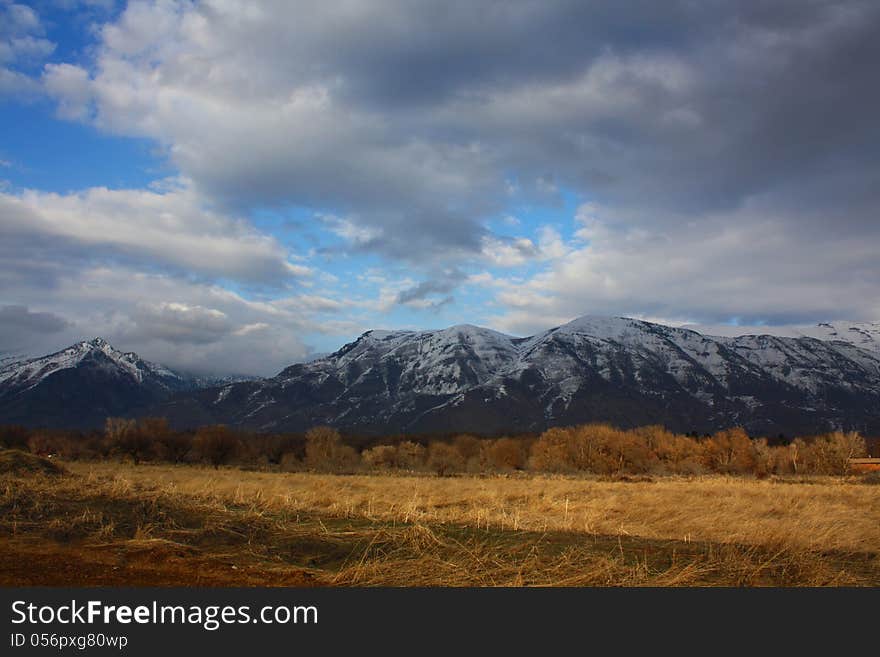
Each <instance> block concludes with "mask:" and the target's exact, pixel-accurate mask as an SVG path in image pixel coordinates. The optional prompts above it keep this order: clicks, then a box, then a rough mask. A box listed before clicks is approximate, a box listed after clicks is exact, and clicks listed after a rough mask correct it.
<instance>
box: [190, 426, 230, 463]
mask: <svg viewBox="0 0 880 657" xmlns="http://www.w3.org/2000/svg"><path fill="white" fill-rule="evenodd" d="M193 447H194V448H195V450H196V452H197V453H198V454H199V457H200V458H202V459H203V460H206V461H207V462H208V463H210V464H211V465H213V466H214V468H219V467H220V466H221V465H225V464H226V463H229V461H230V460H231V459H232V457H233V456H235V454H236V453H237V452H238V449H239V441H238V436H236V435H235V434H234V433H233V432H232V431H231V430H230V429H229V428H228V427H227V426H225V425H223V424H213V425H208V426H204V427H199V430H198V431H196V435H195V438H194V440H193Z"/></svg>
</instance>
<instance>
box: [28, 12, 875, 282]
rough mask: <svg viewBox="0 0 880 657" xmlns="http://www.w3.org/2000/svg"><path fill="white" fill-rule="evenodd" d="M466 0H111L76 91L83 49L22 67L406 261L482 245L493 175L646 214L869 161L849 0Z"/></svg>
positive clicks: (493, 207)
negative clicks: (64, 60)
mask: <svg viewBox="0 0 880 657" xmlns="http://www.w3.org/2000/svg"><path fill="white" fill-rule="evenodd" d="M474 12H475V9H474V7H473V4H472V3H469V2H449V3H444V7H443V11H442V12H441V11H435V10H432V9H431V8H430V7H426V6H425V5H422V4H418V3H417V4H412V3H407V2H400V1H394V0H385V1H379V2H357V1H356V2H347V3H344V4H343V5H337V4H331V5H328V4H326V3H317V2H316V3H309V2H305V3H297V4H291V3H287V2H280V1H274V0H265V1H263V2H212V1H207V2H203V3H198V4H192V3H187V2H145V1H138V2H131V3H130V4H129V5H128V7H127V9H126V10H125V11H124V12H122V13H121V14H120V15H119V16H118V18H116V19H115V20H114V21H113V22H111V23H107V24H105V25H104V27H103V28H102V30H101V32H100V43H99V44H98V47H97V49H96V53H97V55H96V59H95V61H94V67H93V70H91V71H90V72H89V74H88V85H87V86H88V92H89V93H88V94H85V93H84V85H83V84H82V82H83V75H84V70H75V69H74V68H73V67H66V68H60V67H57V68H53V67H49V68H47V71H46V75H45V78H44V79H45V83H46V85H47V88H49V90H50V91H51V93H53V95H55V96H56V97H57V98H58V99H59V102H60V105H59V109H60V111H61V112H62V113H64V114H66V115H69V116H83V115H86V114H88V116H90V117H91V120H94V122H95V123H96V124H97V125H98V126H100V127H102V128H103V129H105V130H109V131H113V132H117V133H120V134H128V135H137V136H147V137H151V138H154V139H155V140H157V141H158V142H159V143H160V144H162V145H164V147H165V149H166V152H167V154H168V156H169V158H170V159H171V160H172V161H173V162H174V164H176V165H177V166H178V167H179V168H180V169H181V171H182V172H183V173H184V175H186V176H188V177H190V178H192V179H193V180H194V181H195V183H196V185H197V186H198V188H199V189H200V190H203V191H204V192H205V193H206V194H208V195H209V196H211V197H212V198H217V199H222V200H223V201H224V202H226V203H230V204H232V205H236V206H238V207H242V206H250V205H259V206H262V205H265V204H273V203H275V204H279V205H284V204H295V205H298V206H303V207H312V208H316V209H319V210H326V209H328V208H329V209H330V210H331V212H332V213H335V214H336V215H337V216H342V217H346V219H345V220H339V222H338V223H337V224H336V226H335V227H333V228H332V229H333V230H335V231H336V232H337V233H338V234H341V235H343V236H344V237H345V238H346V239H349V240H350V241H351V242H352V244H354V245H356V246H358V247H362V248H368V249H371V250H374V251H376V252H379V253H381V254H384V255H385V256H388V257H392V258H396V259H404V260H408V261H411V262H413V263H417V264H419V265H420V266H424V267H425V268H428V269H431V268H437V267H438V266H448V265H449V264H450V263H453V262H459V263H460V262H462V261H465V260H467V259H468V258H471V257H473V255H474V254H478V253H480V252H481V251H483V250H484V249H485V247H486V243H487V240H488V241H489V243H490V245H491V246H490V250H491V249H492V248H494V247H497V242H498V240H499V239H500V238H498V237H497V236H493V235H491V234H490V233H488V232H487V228H486V224H487V221H488V218H489V217H490V216H492V215H493V213H498V212H502V211H503V210H504V206H505V204H506V202H507V200H508V197H509V192H510V190H511V189H515V190H516V194H518V195H520V196H521V197H523V198H532V199H545V200H546V199H553V198H554V197H556V196H558V194H559V193H561V191H562V190H564V189H570V190H571V189H573V190H575V191H576V192H577V193H578V194H580V195H582V196H589V197H590V198H594V199H595V200H597V201H598V202H601V203H603V204H604V205H606V206H615V207H616V208H617V209H618V210H619V211H620V213H621V216H623V215H624V214H627V215H628V217H629V219H628V220H629V221H632V222H636V223H640V224H644V225H652V224H656V223H658V222H660V221H663V220H664V219H666V218H669V217H681V216H691V215H694V214H697V215H698V214H699V213H702V212H716V211H721V210H730V209H732V208H735V207H736V206H737V205H738V204H739V203H741V202H742V201H743V199H745V198H746V197H748V196H750V195H754V194H759V193H762V192H764V191H767V190H768V189H773V188H777V189H782V188H785V187H786V186H792V189H791V190H790V191H791V193H790V194H788V195H787V197H786V198H785V202H786V203H788V204H789V205H790V206H792V207H795V206H797V205H798V204H799V203H800V200H799V195H798V191H799V189H798V188H799V184H798V181H803V180H809V185H810V186H814V185H819V186H821V187H823V188H825V189H826V190H827V192H828V194H829V195H833V194H834V193H835V189H834V188H833V186H832V183H831V182H830V181H828V180H827V179H826V174H827V173H829V171H833V172H834V173H835V175H836V176H840V175H843V176H846V175H847V173H848V172H856V171H858V170H859V169H860V168H865V167H871V168H873V167H875V166H876V165H875V162H876V157H875V155H876V149H877V145H878V144H877V141H878V136H880V132H878V130H880V129H878V128H877V124H876V121H875V120H874V117H875V116H876V115H877V113H878V110H880V91H878V90H877V86H876V85H875V84H873V79H874V62H876V61H877V58H878V56H880V50H878V49H880V44H878V42H877V40H876V39H875V38H874V33H875V28H876V26H877V25H878V16H880V8H878V7H877V6H876V5H874V4H872V3H861V2H855V1H853V2H844V3H825V2H818V3H810V4H806V5H805V4H804V3H796V2H795V3H790V2H783V3H776V4H774V6H773V7H772V8H768V7H767V6H766V5H764V4H763V3H758V2H743V3H732V4H729V5H723V6H716V5H714V4H713V5H711V6H709V5H705V6H696V5H694V4H693V3H691V2H685V1H684V0H682V1H681V2H672V3H665V5H664V6H663V7H662V8H661V7H658V6H657V5H656V3H652V2H636V1H634V2H623V3H616V4H615V5H613V6H605V5H594V4H592V3H568V2H562V3H532V2H515V3H499V4H495V5H492V6H491V7H489V8H486V9H485V10H484V12H485V14H486V15H485V16H482V17H481V20H474ZM548 43H552V44H553V47H552V48H548V47H547V44H548ZM768 89H772V90H773V93H767V90H768ZM88 108H93V111H91V110H88ZM829 117H831V118H830V119H829ZM231 154H234V157H233V156H230V155H231ZM804 184H806V183H804ZM493 240H494V242H493ZM496 250H497V249H496ZM498 257H499V258H500V259H501V260H502V261H505V262H509V261H511V260H512V258H514V257H515V256H514V255H512V254H507V255H504V254H502V255H499V256H498Z"/></svg>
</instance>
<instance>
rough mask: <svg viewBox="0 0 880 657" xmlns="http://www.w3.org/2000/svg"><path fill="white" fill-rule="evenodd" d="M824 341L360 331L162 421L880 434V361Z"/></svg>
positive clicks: (191, 400)
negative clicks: (320, 353) (328, 350)
mask: <svg viewBox="0 0 880 657" xmlns="http://www.w3.org/2000/svg"><path fill="white" fill-rule="evenodd" d="M834 333H839V331H834ZM859 335H862V334H859ZM822 338H823V339H817V338H815V337H807V336H804V337H778V336H768V335H760V336H756V335H748V336H740V337H710V336H707V335H702V334H700V333H697V332H695V331H691V330H687V329H681V328H672V327H668V326H663V325H660V324H653V323H650V322H644V321H639V320H634V319H627V318H620V317H615V318H607V317H582V318H579V319H576V320H574V321H572V322H570V323H568V324H565V325H563V326H560V327H556V328H553V329H550V330H548V331H544V332H542V333H539V334H537V335H534V336H531V337H528V338H517V337H513V336H509V335H505V334H503V333H498V332H496V331H492V330H489V329H485V328H479V327H476V326H470V325H460V326H453V327H451V328H447V329H443V330H438V331H368V332H366V333H364V334H363V335H362V336H360V337H359V338H358V339H357V340H356V341H354V342H352V343H350V344H347V345H345V346H344V347H342V348H341V349H340V350H339V351H337V352H335V353H333V354H331V355H329V356H327V357H325V358H321V359H318V360H315V361H312V362H308V363H301V364H297V365H292V366H290V367H288V368H286V369H285V370H283V371H282V372H281V373H280V374H278V375H277V376H276V377H274V378H271V379H266V380H264V381H259V382H247V383H240V384H232V385H226V386H222V387H220V388H214V389H208V390H201V391H196V392H193V393H188V394H185V395H178V396H175V397H174V398H173V399H171V400H170V401H169V402H167V403H165V404H163V405H162V407H161V412H162V413H163V414H165V415H168V416H169V417H170V418H171V419H172V421H173V422H174V423H175V424H178V425H193V424H200V423H204V422H224V423H228V424H232V425H237V426H242V427H248V428H253V429H259V430H273V431H276V430H303V429H305V428H308V427H310V426H313V425H316V424H321V423H328V424H332V425H335V426H338V427H340V428H345V429H348V430H351V431H356V432H363V433H379V432H399V431H409V432H422V431H424V432H437V431H473V432H502V431H530V430H540V429H543V428H546V427H548V426H553V425H566V424H575V423H579V422H586V421H595V420H602V421H610V422H613V423H615V424H618V425H622V426H633V425H640V424H647V423H662V424H665V425H667V426H669V427H671V428H674V429H677V430H681V431H692V430H693V431H710V430H713V429H717V428H720V427H725V426H731V425H742V426H745V427H747V428H748V429H749V430H751V431H753V432H756V433H779V432H784V433H794V432H816V431H822V430H826V429H829V428H833V427H844V428H855V429H860V430H862V431H868V432H877V431H880V353H878V352H876V351H873V350H870V349H866V348H864V346H862V345H859V346H857V345H856V344H853V343H852V342H848V341H843V340H839V339H838V336H837V335H832V332H831V331H829V332H828V333H827V334H824V333H823V334H822Z"/></svg>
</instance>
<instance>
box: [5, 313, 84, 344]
mask: <svg viewBox="0 0 880 657" xmlns="http://www.w3.org/2000/svg"><path fill="white" fill-rule="evenodd" d="M70 326H71V323H70V322H69V321H67V320H66V319H65V318H63V317H61V316H59V315H56V314H55V313H51V312H38V311H32V310H30V309H29V308H28V307H27V306H24V305H17V304H14V305H5V306H0V354H2V353H20V352H27V351H28V350H29V349H30V348H31V347H32V346H33V345H34V344H39V343H40V342H41V341H42V340H45V339H46V338H47V337H48V336H51V335H54V334H57V333H61V332H62V331H64V330H65V329H67V328H69V327H70Z"/></svg>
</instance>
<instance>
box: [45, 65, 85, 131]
mask: <svg viewBox="0 0 880 657" xmlns="http://www.w3.org/2000/svg"><path fill="white" fill-rule="evenodd" d="M42 82H43V86H44V88H45V90H46V93H48V94H49V96H50V97H52V98H54V99H55V100H57V102H58V116H60V117H61V118H63V119H86V118H88V117H89V115H90V113H91V111H92V108H91V102H92V92H91V88H90V80H89V73H88V71H86V70H85V69H84V68H81V67H79V66H73V65H71V64H47V65H46V68H45V70H44V72H43V79H42Z"/></svg>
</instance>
